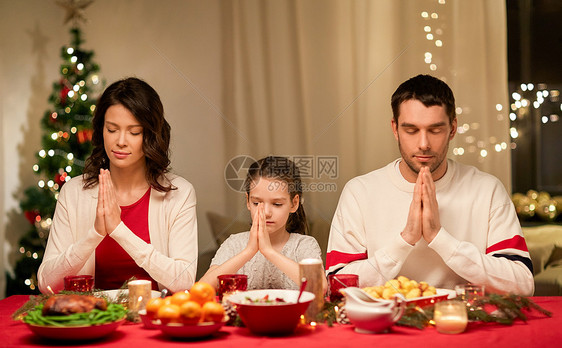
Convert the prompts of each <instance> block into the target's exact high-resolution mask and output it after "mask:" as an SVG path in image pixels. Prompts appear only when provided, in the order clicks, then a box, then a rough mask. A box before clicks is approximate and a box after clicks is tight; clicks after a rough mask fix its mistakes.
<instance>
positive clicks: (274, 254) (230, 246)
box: [201, 156, 321, 289]
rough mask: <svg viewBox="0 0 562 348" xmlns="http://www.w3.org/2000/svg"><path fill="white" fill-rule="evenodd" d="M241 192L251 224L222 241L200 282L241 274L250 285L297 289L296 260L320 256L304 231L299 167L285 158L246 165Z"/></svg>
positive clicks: (317, 248)
mask: <svg viewBox="0 0 562 348" xmlns="http://www.w3.org/2000/svg"><path fill="white" fill-rule="evenodd" d="M245 190H246V205H247V207H248V210H250V213H251V216H252V227H251V229H250V231H249V232H243V233H238V234H234V235H231V236H230V237H229V238H228V239H227V240H225V241H224V243H223V244H222V245H221V246H220V248H219V250H218V251H217V253H216V254H215V257H214V258H213V260H212V261H211V267H210V268H209V270H208V271H207V273H205V275H204V276H203V277H202V278H201V281H202V282H206V283H209V284H211V285H213V286H214V287H215V288H217V286H218V281H217V276H219V275H221V274H230V273H240V274H246V275H247V276H248V289H298V284H300V279H299V267H298V263H297V262H299V261H301V260H302V259H305V258H316V259H321V251H320V247H319V246H318V242H316V239H314V238H313V237H311V236H306V235H304V233H305V232H306V231H307V229H308V228H307V223H306V215H305V213H304V208H303V206H302V183H301V179H300V174H299V170H298V168H297V167H296V166H295V165H294V163H293V162H292V161H290V160H289V159H288V158H285V157H272V156H270V157H266V158H263V159H261V160H259V161H257V162H254V163H253V164H252V165H251V166H250V168H249V169H248V176H247V178H246V182H245Z"/></svg>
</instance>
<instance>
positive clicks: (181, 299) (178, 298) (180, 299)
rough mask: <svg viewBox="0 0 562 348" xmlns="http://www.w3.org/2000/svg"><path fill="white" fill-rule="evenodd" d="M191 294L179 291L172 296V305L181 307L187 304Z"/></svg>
mask: <svg viewBox="0 0 562 348" xmlns="http://www.w3.org/2000/svg"><path fill="white" fill-rule="evenodd" d="M190 297H191V296H190V295H189V292H185V291H178V292H176V293H175V294H173V295H172V304H175V305H178V306H181V305H182V304H184V303H186V302H187V301H189V299H190Z"/></svg>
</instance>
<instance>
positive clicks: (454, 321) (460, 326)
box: [435, 315, 467, 334]
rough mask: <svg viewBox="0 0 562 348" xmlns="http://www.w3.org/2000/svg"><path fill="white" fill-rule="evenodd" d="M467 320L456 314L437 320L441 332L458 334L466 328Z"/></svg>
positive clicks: (438, 329)
mask: <svg viewBox="0 0 562 348" xmlns="http://www.w3.org/2000/svg"><path fill="white" fill-rule="evenodd" d="M466 324H467V320H466V318H461V317H459V316H455V315H448V316H442V317H440V318H439V319H436V320H435V326H436V327H437V331H439V332H441V333H448V334H457V333H461V332H463V331H464V330H465V329H466Z"/></svg>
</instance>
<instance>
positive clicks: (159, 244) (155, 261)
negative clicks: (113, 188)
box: [37, 175, 197, 293]
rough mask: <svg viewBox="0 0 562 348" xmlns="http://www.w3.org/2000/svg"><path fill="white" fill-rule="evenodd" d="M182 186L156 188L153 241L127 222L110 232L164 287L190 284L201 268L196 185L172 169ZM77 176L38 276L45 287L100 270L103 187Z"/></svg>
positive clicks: (64, 193)
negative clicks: (99, 201) (99, 203)
mask: <svg viewBox="0 0 562 348" xmlns="http://www.w3.org/2000/svg"><path fill="white" fill-rule="evenodd" d="M167 177H168V180H170V182H171V183H172V185H173V186H174V187H176V188H177V189H176V190H171V191H169V192H159V191H157V190H154V189H152V190H151V191H150V203H149V207H148V229H149V235H150V244H148V243H146V242H144V241H143V240H142V239H140V238H139V237H137V236H136V235H135V234H134V233H133V232H132V231H131V230H129V228H128V227H127V226H125V224H124V223H123V222H121V223H120V224H119V225H118V226H117V228H116V229H115V230H114V231H113V232H112V233H111V235H110V237H112V238H113V239H115V241H116V242H117V243H119V245H120V246H121V247H122V248H123V249H124V250H125V251H126V252H127V253H128V254H129V256H131V258H132V259H133V260H134V261H135V263H136V264H137V265H138V266H139V267H142V268H143V269H144V270H145V271H146V272H148V274H149V275H150V276H151V277H152V278H153V279H154V280H155V281H156V282H158V286H159V288H160V289H163V288H167V289H169V290H171V291H174V292H175V291H180V290H185V289H189V288H190V287H191V285H193V283H194V281H195V273H196V270H197V216H196V213H195V204H196V198H195V191H194V189H193V186H192V185H191V184H190V183H189V182H188V181H187V180H185V179H183V178H181V177H179V176H175V175H168V176H167ZM83 183H84V181H83V177H82V176H80V177H75V178H73V179H72V180H70V181H69V182H67V183H66V184H65V185H64V186H63V187H62V189H61V192H60V194H59V197H58V202H57V206H56V210H55V214H54V217H53V222H52V225H51V229H50V234H49V239H48V241H47V247H46V249H45V255H44V256H43V262H42V263H41V266H39V271H38V273H37V278H38V282H39V290H40V291H41V292H43V293H46V292H49V290H48V288H47V287H48V286H50V287H51V289H52V290H53V291H55V292H58V291H59V290H62V289H63V288H64V280H63V279H64V277H65V276H67V275H82V274H89V275H95V269H94V268H95V249H96V247H97V246H98V244H99V243H100V242H101V241H102V240H103V238H104V237H103V236H102V235H100V234H98V233H97V232H96V231H95V230H94V220H95V218H96V205H97V195H98V187H97V185H96V186H95V187H93V188H89V189H84V188H83Z"/></svg>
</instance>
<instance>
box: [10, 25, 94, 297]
mask: <svg viewBox="0 0 562 348" xmlns="http://www.w3.org/2000/svg"><path fill="white" fill-rule="evenodd" d="M70 35H71V44H70V45H69V46H64V47H62V48H61V58H62V60H63V63H62V64H61V66H60V74H61V76H60V79H59V80H58V81H56V82H54V83H53V91H52V93H51V95H50V97H49V103H50V104H51V105H52V107H51V108H50V109H49V110H47V111H45V114H44V116H43V118H42V120H41V126H42V129H43V132H42V133H43V134H42V140H41V143H42V149H40V150H39V151H38V152H37V155H36V156H37V163H36V164H35V165H34V166H33V171H35V173H36V174H37V176H38V181H37V184H36V185H34V186H31V187H29V188H27V189H26V190H25V191H24V198H23V199H22V200H21V202H20V207H21V210H22V211H23V212H24V214H25V217H26V218H27V220H29V222H30V223H31V226H30V228H29V231H28V232H27V233H26V234H25V235H24V236H23V237H22V238H21V240H20V242H19V244H20V245H19V252H20V253H21V258H20V259H19V260H18V261H17V263H16V265H15V269H14V275H13V276H12V275H10V274H8V275H7V290H6V295H7V296H9V295H13V294H27V293H29V294H31V293H37V292H38V290H37V270H38V269H39V265H40V264H41V260H42V258H43V253H44V250H45V245H46V241H47V237H48V234H49V227H50V225H51V219H52V217H53V213H54V211H55V205H56V201H57V197H58V194H59V191H60V189H61V187H62V186H63V185H64V183H65V182H67V181H68V180H70V178H71V177H74V176H77V175H80V174H81V173H82V171H83V169H84V163H85V160H86V158H87V157H88V156H89V155H90V152H91V150H92V145H91V138H92V116H93V112H94V110H95V102H96V100H95V98H94V95H97V94H98V92H99V91H100V89H101V86H102V83H101V81H100V78H99V77H98V75H97V72H98V71H99V66H98V65H97V64H96V63H94V62H93V61H92V58H93V56H94V53H93V51H87V50H84V49H82V48H81V45H82V43H83V41H82V34H81V31H80V29H79V28H78V27H77V26H74V27H73V28H72V29H70Z"/></svg>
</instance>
